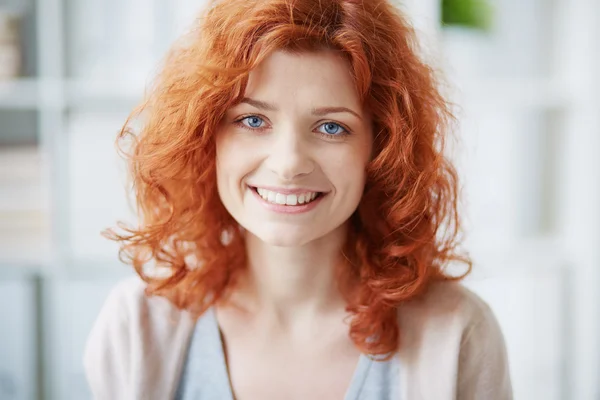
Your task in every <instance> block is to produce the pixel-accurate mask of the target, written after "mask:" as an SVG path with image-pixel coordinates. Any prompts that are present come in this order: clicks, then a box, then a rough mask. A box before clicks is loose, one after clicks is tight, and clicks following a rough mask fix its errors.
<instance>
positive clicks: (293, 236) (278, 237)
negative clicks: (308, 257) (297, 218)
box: [253, 229, 316, 247]
mask: <svg viewBox="0 0 600 400" xmlns="http://www.w3.org/2000/svg"><path fill="white" fill-rule="evenodd" d="M253 234H254V235H255V236H256V237H257V238H259V239H260V240H261V241H262V242H264V243H265V244H268V245H271V246H277V247H300V246H303V245H305V244H307V243H309V242H311V241H312V240H315V239H316V238H315V237H311V236H310V235H307V234H305V233H300V232H290V231H289V230H287V231H286V232H282V230H280V229H274V230H268V231H266V230H260V231H255V232H253Z"/></svg>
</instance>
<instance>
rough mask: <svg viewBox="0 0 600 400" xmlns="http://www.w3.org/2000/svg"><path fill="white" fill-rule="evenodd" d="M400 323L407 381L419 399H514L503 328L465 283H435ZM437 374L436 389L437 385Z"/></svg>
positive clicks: (405, 309) (404, 312) (407, 309)
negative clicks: (409, 381) (450, 395)
mask: <svg viewBox="0 0 600 400" xmlns="http://www.w3.org/2000/svg"><path fill="white" fill-rule="evenodd" d="M399 324H400V332H401V333H400V335H401V336H400V346H401V348H400V356H401V358H402V360H403V363H404V364H405V366H406V367H407V376H406V379H409V380H412V382H414V383H411V384H408V383H407V385H409V386H411V388H412V390H416V391H418V395H415V394H414V393H412V395H413V396H417V398H446V397H447V394H449V393H453V395H455V396H456V398H458V399H466V398H468V399H472V398H486V399H498V400H504V399H510V398H512V394H511V390H512V389H511V383H510V377H509V372H508V360H507V355H506V348H505V343H504V338H503V335H502V332H501V330H500V326H499V324H498V322H497V320H496V317H495V315H494V313H493V312H492V310H491V309H490V307H489V306H488V304H487V303H486V302H485V301H484V300H482V299H481V298H480V297H479V296H478V295H476V294H475V293H473V292H472V291H470V290H468V289H467V288H465V287H464V286H463V285H462V284H460V283H457V282H439V283H435V284H433V285H432V286H431V287H430V288H429V290H428V291H427V292H426V293H425V294H424V295H423V296H421V297H420V298H419V299H416V300H414V301H411V302H409V303H407V304H405V305H403V306H401V307H400V308H399ZM432 376H435V379H436V385H431V377H432ZM428 382H429V383H428ZM424 392H427V393H429V394H430V396H424V395H423V393H424ZM418 396H422V397H418ZM473 396H474V397H473ZM478 396H479V397H478ZM407 397H408V398H412V397H410V396H407Z"/></svg>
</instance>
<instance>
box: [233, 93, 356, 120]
mask: <svg viewBox="0 0 600 400" xmlns="http://www.w3.org/2000/svg"><path fill="white" fill-rule="evenodd" d="M240 103H246V104H250V105H251V106H253V107H256V108H259V109H261V110H265V111H277V107H276V106H275V105H273V104H270V103H267V102H264V101H260V100H254V99H251V98H249V97H244V98H243V99H242V101H241V102H240ZM311 112H312V114H313V115H316V116H323V115H326V114H335V113H344V112H345V113H350V114H352V115H354V116H355V117H356V118H358V119H360V120H362V117H361V116H360V115H358V113H356V112H354V111H352V110H351V109H349V108H346V107H320V108H313V109H312V110H311Z"/></svg>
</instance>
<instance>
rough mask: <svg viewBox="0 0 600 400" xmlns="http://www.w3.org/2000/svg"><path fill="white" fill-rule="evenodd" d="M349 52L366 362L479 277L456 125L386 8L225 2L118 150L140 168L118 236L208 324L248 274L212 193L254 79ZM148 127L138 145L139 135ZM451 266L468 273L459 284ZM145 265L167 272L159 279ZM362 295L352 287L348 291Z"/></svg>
mask: <svg viewBox="0 0 600 400" xmlns="http://www.w3.org/2000/svg"><path fill="white" fill-rule="evenodd" d="M323 48H327V49H334V50H336V51H339V52H340V53H341V54H343V55H344V57H345V58H346V59H347V61H348V67H349V70H350V72H351V74H352V77H353V79H354V81H355V84H356V88H357V92H358V93H359V96H360V99H361V101H362V102H363V104H364V105H365V107H366V109H368V110H369V112H370V113H371V115H372V118H373V121H374V122H373V132H374V154H373V159H372V161H371V162H370V163H369V165H368V166H367V182H366V186H365V189H364V194H363V197H362V199H361V202H360V204H359V206H358V209H357V210H356V211H355V213H354V214H353V215H352V217H351V223H350V229H349V232H348V239H347V242H346V245H345V247H344V256H345V257H344V259H345V263H344V265H341V266H340V268H339V271H338V272H339V278H340V290H342V292H343V293H344V294H345V295H346V298H347V300H348V309H349V311H351V313H352V319H351V321H350V332H349V334H350V337H351V338H352V340H353V341H354V342H355V344H356V345H357V347H358V348H359V349H360V350H361V351H362V352H364V353H368V354H379V355H381V354H390V353H391V352H393V351H395V350H397V349H398V347H399V343H400V327H399V326H398V323H397V309H398V306H399V305H400V304H402V303H404V302H407V301H409V300H411V299H413V298H415V297H416V296H419V295H420V294H422V293H424V291H425V290H426V289H427V287H428V286H429V285H430V284H431V283H432V282H435V281H440V280H448V279H460V278H461V277H463V276H464V275H466V274H467V273H468V272H469V271H470V269H471V261H470V259H469V258H468V256H466V255H464V254H461V253H460V252H459V251H458V245H459V236H460V223H459V215H458V210H457V192H458V182H457V174H456V170H455V168H454V167H453V165H452V164H451V162H450V161H449V160H448V159H447V158H446V157H445V155H444V142H445V139H446V136H447V135H448V134H449V133H450V127H451V122H452V121H453V118H452V114H451V112H450V110H449V105H448V103H447V102H446V101H445V99H444V98H443V97H442V96H441V94H440V92H439V89H438V82H437V81H436V78H435V73H434V71H433V70H432V69H431V68H430V67H429V66H428V65H426V64H425V63H423V62H422V61H421V60H420V58H419V57H418V56H417V54H416V50H415V49H416V44H415V35H414V32H413V30H412V29H411V27H410V26H409V24H408V23H407V21H406V19H405V17H404V16H403V15H402V14H401V12H400V11H399V10H398V9H397V8H396V7H395V6H393V5H391V4H390V3H389V2H388V1H384V0H320V1H318V2H316V1H313V0H261V1H258V0H227V1H217V2H213V3H211V4H210V6H209V7H208V8H207V10H206V11H205V12H204V13H203V14H202V15H201V16H200V18H199V19H198V21H197V23H196V24H195V25H194V29H193V30H191V31H190V32H189V33H188V34H186V35H184V37H182V39H181V40H180V41H179V42H178V43H176V45H175V46H173V48H172V49H171V51H170V53H169V54H168V56H167V58H166V59H165V62H164V66H163V67H162V69H161V71H160V72H159V75H158V76H157V79H156V80H155V84H154V86H153V87H152V88H151V90H150V91H149V93H148V94H147V96H146V98H145V100H144V102H143V103H142V104H141V105H140V106H139V107H138V108H137V109H136V110H135V111H134V112H133V113H132V115H131V116H130V118H129V119H128V121H127V122H126V123H125V126H124V127H123V129H122V130H121V133H120V135H119V139H124V138H125V137H128V136H130V135H131V137H132V138H133V139H134V140H133V142H132V147H131V151H129V152H128V153H127V154H126V157H128V159H129V161H130V166H131V173H132V178H133V184H134V188H135V194H136V201H137V207H138V210H139V217H140V225H139V227H137V228H132V227H126V226H125V225H123V224H120V227H121V229H122V232H120V233H117V232H116V231H115V230H109V231H108V232H107V233H106V234H107V236H108V237H109V238H111V239H113V240H117V241H119V242H121V252H120V257H121V260H123V261H124V262H127V263H130V264H132V265H133V267H134V268H135V270H136V271H137V273H138V274H139V275H140V276H141V277H142V279H144V280H145V281H146V282H147V283H148V287H147V293H148V294H154V295H161V296H165V297H167V298H169V299H170V300H171V301H172V302H173V303H174V304H175V305H176V306H178V307H180V308H183V309H188V310H190V311H191V312H192V313H193V314H194V315H196V316H199V315H201V314H202V313H203V312H204V311H206V310H207V309H208V308H209V307H211V306H212V305H214V304H215V303H216V302H218V301H220V300H223V299H225V298H226V296H227V294H228V293H229V291H230V290H231V289H232V288H233V287H234V286H235V281H236V277H237V276H239V273H240V271H242V270H243V269H244V268H246V255H245V251H244V238H243V235H242V232H241V230H240V229H239V226H238V224H237V222H236V221H235V220H234V219H233V218H232V217H231V216H230V215H229V214H228V212H227V211H226V210H225V208H224V206H223V205H222V203H221V201H220V198H219V195H218V192H217V185H216V162H215V135H216V133H217V127H218V125H219V122H220V120H221V118H222V117H223V115H224V114H225V112H226V110H228V109H229V108H230V107H232V106H233V105H235V104H237V102H239V101H240V100H241V99H242V98H243V95H244V90H245V87H246V84H247V82H248V76H249V73H250V71H251V70H252V69H253V68H255V67H256V66H257V65H258V64H259V63H260V62H261V61H262V60H264V59H265V58H266V57H267V56H268V55H269V54H271V53H272V52H273V51H275V50H285V51H290V52H303V51H318V50H319V49H323ZM138 117H140V119H141V120H142V121H143V123H142V126H141V129H140V130H139V131H138V132H137V133H136V134H134V133H133V130H132V129H131V128H130V121H131V120H132V119H134V118H138ZM452 262H460V263H464V264H465V265H466V273H465V274H463V275H462V276H460V277H451V276H450V275H449V274H448V273H447V272H445V270H446V267H447V266H448V265H449V264H450V263H452ZM148 264H153V265H158V266H162V267H167V269H168V271H169V272H170V273H169V274H167V275H166V276H156V275H155V274H149V273H148V271H147V270H146V268H145V267H146V266H147V265H148ZM348 282H354V283H355V284H354V285H346V284H345V283H348Z"/></svg>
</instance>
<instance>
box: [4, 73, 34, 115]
mask: <svg viewBox="0 0 600 400" xmlns="http://www.w3.org/2000/svg"><path fill="white" fill-rule="evenodd" d="M38 106H39V83H38V80H37V79H34V78H24V79H17V80H8V81H0V108H9V109H35V108H37V107H38Z"/></svg>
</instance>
